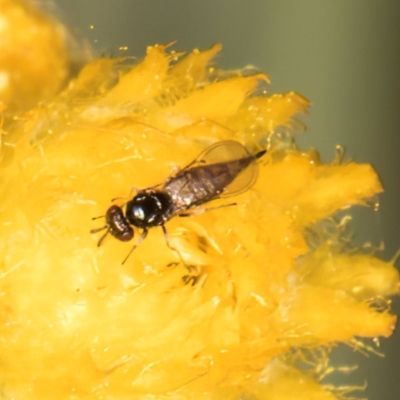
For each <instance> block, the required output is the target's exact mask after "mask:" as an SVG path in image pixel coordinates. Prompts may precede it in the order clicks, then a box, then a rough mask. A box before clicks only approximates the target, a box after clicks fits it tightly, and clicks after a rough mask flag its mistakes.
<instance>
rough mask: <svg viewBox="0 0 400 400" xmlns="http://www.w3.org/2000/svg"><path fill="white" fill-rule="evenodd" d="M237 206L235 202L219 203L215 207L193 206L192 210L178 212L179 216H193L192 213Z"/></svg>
mask: <svg viewBox="0 0 400 400" xmlns="http://www.w3.org/2000/svg"><path fill="white" fill-rule="evenodd" d="M231 206H237V203H229V204H221V205H220V206H216V207H206V208H194V209H193V210H187V211H185V212H182V213H180V214H178V216H179V217H193V216H194V215H199V214H203V213H205V212H207V211H213V210H218V209H219V208H225V207H231Z"/></svg>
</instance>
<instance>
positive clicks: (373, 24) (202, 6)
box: [43, 0, 400, 400]
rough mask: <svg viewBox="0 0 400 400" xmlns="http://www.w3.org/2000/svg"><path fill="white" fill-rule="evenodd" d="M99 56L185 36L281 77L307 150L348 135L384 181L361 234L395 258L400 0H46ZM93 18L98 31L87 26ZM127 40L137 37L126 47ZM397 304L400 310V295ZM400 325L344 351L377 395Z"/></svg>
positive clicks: (224, 63)
mask: <svg viewBox="0 0 400 400" xmlns="http://www.w3.org/2000/svg"><path fill="white" fill-rule="evenodd" d="M43 5H44V7H47V9H50V10H51V12H53V13H54V14H56V15H57V16H58V17H59V18H61V19H62V20H63V21H64V22H66V23H67V24H68V25H69V26H70V27H71V28H72V30H73V32H74V33H75V35H76V36H77V37H78V38H80V39H82V38H86V39H88V41H89V42H90V43H91V45H92V46H93V47H94V49H96V51H98V54H113V55H122V54H125V55H126V54H129V55H135V56H143V55H144V52H145V49H146V46H147V45H151V44H155V43H161V44H166V43H169V42H172V41H175V40H176V41H177V44H176V45H175V46H174V48H175V49H176V50H190V49H192V48H195V47H198V48H201V49H205V48H208V47H210V46H211V45H212V44H214V43H216V42H221V43H222V44H223V46H224V47H223V51H222V53H221V55H220V56H219V57H218V65H220V66H221V67H225V68H240V67H243V66H245V65H246V64H252V65H255V66H257V67H259V68H260V69H261V70H263V71H266V72H267V73H268V74H269V75H270V77H271V78H272V85H271V87H270V92H280V91H288V90H295V91H297V92H299V93H301V94H302V95H304V96H305V97H307V98H309V99H310V100H311V101H312V107H311V111H310V116H309V117H306V118H303V121H304V122H306V124H307V125H308V127H309V129H308V131H307V132H306V133H305V134H302V135H300V136H299V143H300V145H301V147H303V148H308V147H316V148H317V149H319V150H320V152H321V154H322V157H323V159H324V160H325V161H329V160H331V159H332V158H333V156H334V147H335V145H336V144H341V145H343V146H345V148H346V155H347V157H351V158H352V159H354V160H356V161H358V162H370V163H372V164H373V165H374V167H375V168H376V169H377V171H378V173H379V175H380V177H381V179H382V181H383V184H384V187H385V194H384V195H383V196H381V207H380V210H379V211H378V212H377V213H373V212H366V211H361V210H358V211H357V212H356V213H355V223H354V227H355V229H356V232H357V234H356V240H357V241H359V242H360V243H362V242H364V241H365V240H372V242H373V243H374V244H376V245H377V244H378V243H379V242H380V241H384V243H385V250H384V251H383V252H382V257H384V258H385V259H387V260H389V259H391V258H392V257H393V256H394V254H395V253H396V251H397V250H398V249H399V247H400V235H399V231H400V215H399V212H398V207H399V204H400V190H399V179H398V172H399V170H400V168H399V167H400V158H399V150H400V145H399V135H400V112H399V111H400V110H399V106H400V78H399V73H400V1H399V0H384V1H379V0H334V1H333V0H276V1H267V0H264V1H262V0H242V1H239V0H198V1H191V0H55V3H51V2H48V1H44V2H43ZM91 24H93V25H94V29H92V30H91V29H89V26H90V25H91ZM119 46H128V47H129V51H128V52H127V53H126V52H125V53H121V52H120V51H119V50H118V47H119ZM398 264H399V262H398ZM395 310H396V311H397V313H398V312H399V310H400V307H399V301H398V300H396V301H395ZM399 336H400V335H399V332H396V333H395V335H394V336H393V337H392V338H390V339H389V340H382V341H381V350H382V351H383V352H384V353H386V357H385V358H379V357H376V356H370V357H365V356H363V355H360V354H356V353H354V352H353V351H352V350H350V349H348V348H342V349H340V350H337V351H336V353H335V360H339V361H340V363H347V364H352V363H353V362H356V363H359V365H360V368H359V370H358V371H356V372H355V373H353V374H351V376H350V377H349V378H348V382H353V383H354V382H355V383H359V384H363V383H364V382H365V378H366V379H367V381H368V388H367V390H366V394H367V396H368V398H369V399H370V400H398V399H400V373H399V371H400V338H399Z"/></svg>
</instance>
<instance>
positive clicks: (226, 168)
mask: <svg viewBox="0 0 400 400" xmlns="http://www.w3.org/2000/svg"><path fill="white" fill-rule="evenodd" d="M264 153H265V151H262V152H260V153H257V154H256V155H253V154H251V153H250V152H249V150H248V149H246V147H244V146H243V145H242V144H240V143H239V142H236V141H234V140H226V141H222V142H217V143H214V144H213V145H211V146H210V147H208V148H206V149H205V150H204V151H203V152H202V153H200V154H199V156H198V157H197V158H196V159H195V160H194V161H192V162H191V163H190V164H189V165H187V166H186V167H185V168H183V169H182V170H180V171H179V172H178V173H177V174H176V175H174V176H172V177H170V178H169V179H168V180H167V182H166V183H165V185H164V190H165V191H166V192H167V193H169V194H170V195H171V197H172V198H173V201H174V204H175V206H176V210H178V211H179V210H184V209H189V208H191V207H195V206H198V205H200V204H203V203H206V202H208V201H211V200H213V199H216V198H220V197H228V196H234V195H237V194H239V193H242V192H244V191H246V190H247V189H249V188H250V187H251V186H252V185H253V184H254V182H255V180H256V179H257V174H258V165H257V163H256V162H255V161H256V159H257V158H259V157H261V155H262V154H264Z"/></svg>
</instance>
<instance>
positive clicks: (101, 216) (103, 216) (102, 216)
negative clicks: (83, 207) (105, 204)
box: [92, 215, 106, 221]
mask: <svg viewBox="0 0 400 400" xmlns="http://www.w3.org/2000/svg"><path fill="white" fill-rule="evenodd" d="M105 217H106V216H105V215H100V217H93V218H92V221H94V220H95V219H100V218H105Z"/></svg>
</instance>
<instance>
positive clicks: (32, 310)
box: [0, 22, 399, 400]
mask: <svg viewBox="0 0 400 400" xmlns="http://www.w3.org/2000/svg"><path fill="white" fill-rule="evenodd" d="M40 26H41V25H40V22H38V27H40ZM35 45H36V46H38V47H40V43H36V44H35ZM219 50H220V46H219V45H216V46H214V47H213V48H211V49H210V50H208V51H204V52H200V51H197V50H196V51H193V52H192V53H191V54H189V55H187V56H186V57H182V55H180V54H177V53H174V52H173V51H171V50H169V49H168V48H166V47H165V46H153V47H149V48H148V51H147V56H146V57H145V58H144V60H143V61H141V62H140V63H138V64H137V65H132V64H131V63H130V61H129V60H126V59H107V58H104V59H98V60H94V61H92V62H91V63H88V64H87V65H86V66H85V67H84V68H83V69H82V70H81V72H80V74H79V75H78V76H77V78H76V79H74V80H72V81H71V82H70V83H69V85H68V87H67V88H66V89H65V90H64V91H63V92H62V93H61V94H59V95H58V96H57V97H54V98H53V99H52V100H51V101H48V102H46V103H42V104H41V105H39V106H37V107H36V108H33V109H32V110H31V111H29V112H27V113H24V114H20V115H18V116H17V118H16V119H17V121H16V122H15V121H14V122H12V123H11V122H8V123H5V125H4V127H3V129H4V135H3V141H2V142H3V145H2V148H1V164H0V168H1V178H0V179H1V180H0V184H1V199H0V200H1V203H0V226H1V231H0V256H1V273H0V278H1V280H0V285H1V290H0V293H1V303H0V319H1V325H0V331H1V333H0V336H1V339H2V340H1V341H0V359H1V363H0V371H1V373H0V377H1V378H0V379H1V387H2V396H3V397H2V398H5V399H41V400H43V399H110V400H111V399H179V400H180V399H235V398H237V397H238V396H240V395H241V394H242V393H247V394H248V395H250V394H252V395H253V396H254V397H253V398H255V399H267V398H268V399H286V400H287V399H310V398H313V399H335V398H336V397H335V394H334V393H332V392H329V391H327V390H326V389H325V388H324V387H323V386H321V385H320V384H319V382H318V376H317V373H316V374H315V375H312V374H309V373H307V374H306V373H304V372H301V371H299V370H297V369H296V367H295V365H294V364H295V362H296V358H295V357H287V355H288V354H289V353H290V350H291V349H293V348H302V347H306V348H317V347H320V346H332V345H334V344H336V343H337V342H339V341H343V342H351V341H352V340H353V339H354V338H355V337H357V336H359V337H366V338H374V337H378V336H389V335H390V334H391V333H392V330H393V327H394V324H395V317H394V316H393V315H390V313H389V311H388V307H387V306H385V307H383V308H382V307H381V308H379V309H378V307H376V306H374V304H375V303H374V301H375V300H380V301H381V302H382V299H383V298H386V297H387V296H390V295H392V294H395V293H397V291H398V284H399V277H398V274H397V272H396V270H395V268H393V266H392V265H391V264H390V263H386V262H384V261H381V260H379V259H378V258H376V257H374V256H372V255H366V254H361V253H360V254H359V253H347V252H344V251H341V250H339V249H340V248H341V246H334V245H333V244H332V243H334V242H335V241H336V242H340V239H337V238H335V239H333V238H332V237H328V238H325V237H324V234H325V233H324V232H320V233H321V237H322V240H320V242H319V244H318V246H317V247H316V248H315V249H310V248H309V242H308V241H307V240H306V238H305V234H306V233H305V232H306V231H307V229H311V227H312V229H313V230H315V231H316V232H317V233H319V231H318V229H321V231H323V229H322V228H318V227H315V224H318V222H319V221H321V220H324V219H329V218H330V216H331V214H332V213H333V212H335V211H336V210H340V209H344V208H347V207H348V206H350V205H355V204H363V205H365V204H366V200H367V199H369V198H371V197H373V196H374V195H375V194H376V193H379V192H381V191H382V188H381V185H380V182H379V180H378V177H377V175H376V173H375V172H374V170H373V169H372V168H371V167H370V166H369V165H366V164H356V163H352V162H349V163H346V164H342V163H339V162H334V163H332V164H323V163H321V162H320V161H319V159H318V157H317V155H316V153H315V152H314V151H310V152H306V153H302V152H300V151H298V150H297V149H296V148H295V147H294V146H292V145H291V144H290V140H288V138H286V135H285V134H278V133H277V131H276V128H278V127H288V128H292V127H293V126H297V123H296V121H295V120H294V119H293V115H294V114H296V113H299V112H305V111H306V109H307V107H308V101H306V100H305V99H304V98H302V97H301V96H299V95H297V94H295V93H293V92H291V93H287V94H277V95H271V96H269V95H266V94H265V93H261V94H260V95H256V94H254V93H255V91H256V90H259V89H258V88H259V87H260V85H261V86H262V85H263V82H265V81H268V77H267V76H266V75H264V74H260V73H256V74H250V75H246V76H244V75H243V74H241V73H240V72H235V71H233V72H232V71H231V72H227V71H218V70H216V69H214V68H210V67H209V64H210V61H211V59H212V58H213V57H214V56H215V54H216V53H217V52H218V51H219ZM40 57H43V58H44V60H46V59H48V60H49V61H48V62H50V63H52V62H56V58H57V55H54V54H52V53H51V52H50V53H48V54H46V55H42V56H40ZM40 77H41V79H42V81H43V82H45V80H46V79H47V78H48V74H45V73H44V72H42V75H40ZM17 93H18V91H16V95H17ZM10 101H11V100H10ZM225 139H234V140H237V141H240V142H242V143H244V144H245V145H246V146H247V147H248V148H249V149H251V150H252V151H255V150H257V149H260V146H261V145H262V144H264V145H268V147H269V152H268V153H267V155H265V156H264V157H263V158H262V159H261V160H260V162H259V176H258V180H257V182H256V184H255V185H254V187H253V188H252V189H250V190H248V191H247V192H245V193H243V194H241V195H239V196H237V197H235V198H234V201H235V202H236V203H238V205H237V206H236V207H226V208H221V209H218V210H214V211H210V212H207V213H204V214H202V215H198V216H195V217H192V218H182V219H179V218H175V219H172V220H171V221H170V222H168V224H167V229H168V234H169V237H170V241H171V244H172V245H173V246H174V247H175V248H177V249H178V250H179V254H180V256H181V259H180V258H179V257H177V255H176V254H175V253H174V252H172V251H171V249H170V248H168V247H167V246H166V244H165V240H164V237H163V234H162V231H161V229H153V230H151V232H150V233H149V235H148V238H147V239H146V240H145V241H144V242H143V243H142V244H141V245H140V246H139V247H138V248H137V249H136V250H135V252H134V253H133V254H132V256H131V257H130V258H129V260H128V261H127V262H126V263H125V264H124V265H121V261H122V260H123V259H124V257H125V256H126V254H127V253H128V251H129V250H130V248H131V246H132V243H122V242H119V241H118V240H116V239H115V238H112V237H108V238H107V239H106V240H105V241H104V244H103V245H102V246H101V247H100V248H98V247H97V246H96V242H97V240H98V236H96V235H90V233H89V230H90V229H93V228H96V227H99V226H101V225H102V224H104V222H103V220H102V219H99V220H95V221H92V217H95V216H101V215H104V213H105V211H106V209H107V208H108V207H109V206H110V204H111V199H112V198H121V199H120V200H117V201H116V202H117V203H119V204H122V203H123V202H124V198H127V197H129V196H130V195H131V190H132V187H135V188H144V187H148V186H151V185H154V184H157V183H160V182H163V181H164V180H165V179H166V178H167V177H168V175H169V174H170V173H171V171H173V169H174V168H175V167H176V166H180V167H182V166H184V165H186V164H187V163H188V162H190V161H191V160H192V159H194V158H195V156H196V155H197V154H198V153H199V152H200V151H202V150H203V149H204V148H205V147H206V146H207V145H209V144H211V143H213V142H216V141H219V140H225ZM266 139H268V140H266ZM229 201H230V200H225V201H219V202H215V205H218V204H226V202H229ZM338 230H340V229H339V228H338ZM136 235H137V232H136ZM339 236H340V235H339ZM187 266H190V268H189V270H188V268H187ZM188 274H193V275H196V276H197V277H198V282H197V283H196V284H195V285H193V286H192V285H188V284H185V282H184V281H183V279H182V277H183V276H185V275H188ZM328 310H329V311H328ZM320 367H321V366H318V365H316V366H315V369H316V370H317V369H318V368H320Z"/></svg>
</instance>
